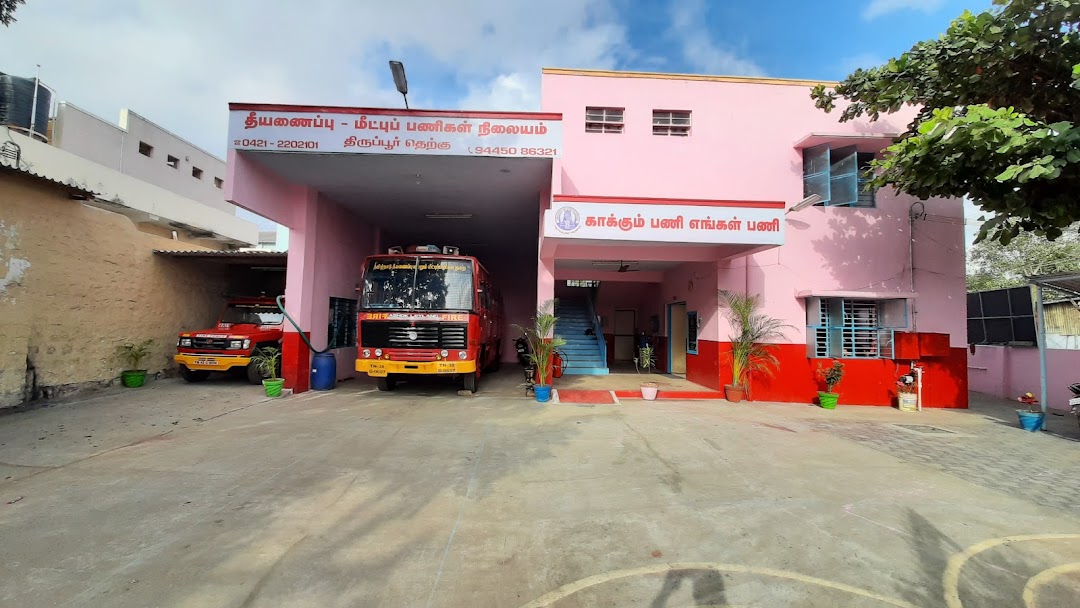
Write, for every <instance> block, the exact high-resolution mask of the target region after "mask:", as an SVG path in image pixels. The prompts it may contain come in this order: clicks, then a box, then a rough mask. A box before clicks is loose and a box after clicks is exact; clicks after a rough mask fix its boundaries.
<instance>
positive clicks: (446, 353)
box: [439, 350, 450, 359]
mask: <svg viewBox="0 0 1080 608" xmlns="http://www.w3.org/2000/svg"><path fill="white" fill-rule="evenodd" d="M439 356H440V357H442V358H443V359H445V358H447V357H449V356H450V353H449V352H447V351H445V350H441V351H439Z"/></svg>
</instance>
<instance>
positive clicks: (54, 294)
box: [0, 171, 225, 406]
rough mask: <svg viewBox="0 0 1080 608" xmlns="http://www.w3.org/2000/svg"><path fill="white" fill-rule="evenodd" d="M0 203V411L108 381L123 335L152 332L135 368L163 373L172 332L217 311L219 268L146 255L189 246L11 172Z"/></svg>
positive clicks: (2, 179) (1, 181)
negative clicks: (147, 352) (150, 341)
mask: <svg viewBox="0 0 1080 608" xmlns="http://www.w3.org/2000/svg"><path fill="white" fill-rule="evenodd" d="M0 201H3V204H0V277H4V278H3V279H2V282H0V320H2V322H0V406H12V405H17V404H19V403H21V402H23V401H24V400H26V399H28V398H41V397H51V396H55V395H58V394H64V393H69V392H74V391H78V390H81V389H85V388H89V387H96V386H101V385H106V384H110V383H112V382H113V381H115V379H116V378H117V377H118V375H119V373H120V371H121V368H122V364H121V362H120V361H118V360H117V359H116V358H115V349H116V347H117V345H119V344H121V343H123V342H125V341H135V342H138V341H142V340H145V339H147V338H150V339H153V340H154V345H153V352H152V354H151V356H150V357H149V358H148V359H147V360H146V361H145V362H144V366H145V367H146V368H147V370H149V372H150V373H151V374H153V373H157V372H161V371H162V370H166V369H169V368H171V367H172V366H173V364H172V362H171V356H172V355H173V353H174V352H175V347H176V334H177V333H178V332H179V331H181V330H183V329H195V328H199V327H204V326H206V325H207V324H209V323H210V322H212V321H213V320H215V319H216V318H217V315H218V313H220V312H221V308H222V306H223V305H224V301H225V300H224V297H223V294H224V292H225V280H224V273H223V269H222V267H216V268H215V267H202V266H200V265H198V264H195V263H192V262H191V261H184V260H171V259H168V258H163V257H161V256H157V255H154V254H153V250H154V249H155V248H160V249H169V248H177V247H178V246H179V247H181V248H184V249H199V248H200V247H199V246H198V245H197V244H195V243H192V242H182V241H181V242H178V241H175V240H172V239H171V238H164V237H161V236H158V235H154V234H148V233H146V232H141V231H139V230H138V229H137V228H136V226H135V225H134V224H133V223H132V222H131V221H130V220H129V219H127V218H126V217H124V216H122V215H119V214H116V213H110V212H108V211H103V210H101V209H97V208H93V207H89V206H86V205H83V204H81V203H79V202H78V201H73V200H71V199H70V198H69V197H68V195H67V192H66V190H65V189H63V188H62V187H60V186H57V185H54V184H51V183H48V182H46V181H44V180H41V179H38V178H33V177H29V176H26V175H23V174H20V173H15V172H11V171H3V172H0Z"/></svg>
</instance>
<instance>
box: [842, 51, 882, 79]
mask: <svg viewBox="0 0 1080 608" xmlns="http://www.w3.org/2000/svg"><path fill="white" fill-rule="evenodd" d="M886 61H888V59H883V58H882V57H881V56H879V55H874V54H873V53H862V54H861V55H853V56H851V57H844V58H843V59H841V60H840V71H841V72H843V73H844V75H845V76H846V75H848V74H850V73H852V72H854V71H855V70H857V69H859V68H862V69H864V70H865V69H868V68H876V67H878V66H879V65H883V64H884V63H885V62H886Z"/></svg>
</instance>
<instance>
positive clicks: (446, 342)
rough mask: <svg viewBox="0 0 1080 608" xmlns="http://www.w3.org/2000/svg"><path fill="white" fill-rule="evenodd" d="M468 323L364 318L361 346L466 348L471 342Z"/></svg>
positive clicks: (361, 329) (361, 324)
mask: <svg viewBox="0 0 1080 608" xmlns="http://www.w3.org/2000/svg"><path fill="white" fill-rule="evenodd" d="M467 334H468V325H466V324H464V323H462V324H442V325H440V324H437V323H417V324H416V325H415V326H414V325H410V324H409V323H408V322H398V323H393V322H390V323H385V322H379V321H362V322H361V323H360V346H362V347H368V348H387V347H389V348H445V349H455V348H456V349H463V348H465V347H466V345H467V344H468V339H467V338H468V335H467Z"/></svg>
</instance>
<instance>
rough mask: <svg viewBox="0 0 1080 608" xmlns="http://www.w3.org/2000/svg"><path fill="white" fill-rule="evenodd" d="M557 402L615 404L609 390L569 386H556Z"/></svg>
mask: <svg viewBox="0 0 1080 608" xmlns="http://www.w3.org/2000/svg"><path fill="white" fill-rule="evenodd" d="M555 390H556V391H558V393H559V403H587V404H590V405H602V404H609V405H614V404H615V398H614V397H612V396H611V391H586V390H576V389H570V388H565V389H564V388H557V389H555Z"/></svg>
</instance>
